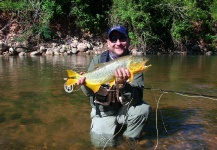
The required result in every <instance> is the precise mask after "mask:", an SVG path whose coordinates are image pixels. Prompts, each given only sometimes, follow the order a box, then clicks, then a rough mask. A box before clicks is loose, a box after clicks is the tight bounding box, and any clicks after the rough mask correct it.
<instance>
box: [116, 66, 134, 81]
mask: <svg viewBox="0 0 217 150" xmlns="http://www.w3.org/2000/svg"><path fill="white" fill-rule="evenodd" d="M129 78H130V71H129V70H128V69H126V68H118V69H117V70H115V80H116V84H122V85H125V83H126V81H127V80H128V79H129Z"/></svg>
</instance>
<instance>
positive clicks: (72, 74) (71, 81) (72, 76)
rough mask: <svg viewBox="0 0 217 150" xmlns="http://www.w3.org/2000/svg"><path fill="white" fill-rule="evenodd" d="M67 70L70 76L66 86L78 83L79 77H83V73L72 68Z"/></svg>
mask: <svg viewBox="0 0 217 150" xmlns="http://www.w3.org/2000/svg"><path fill="white" fill-rule="evenodd" d="M66 71H67V73H68V77H69V78H68V80H67V81H66V86H69V85H74V84H76V83H77V81H78V80H79V78H80V77H81V75H80V74H78V73H76V72H74V71H72V70H66Z"/></svg>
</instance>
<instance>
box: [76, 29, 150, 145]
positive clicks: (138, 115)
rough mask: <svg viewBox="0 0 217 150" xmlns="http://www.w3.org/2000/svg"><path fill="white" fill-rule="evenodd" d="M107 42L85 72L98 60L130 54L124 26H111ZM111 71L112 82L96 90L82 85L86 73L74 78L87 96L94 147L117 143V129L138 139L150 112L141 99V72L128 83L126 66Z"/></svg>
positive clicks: (142, 84)
mask: <svg viewBox="0 0 217 150" xmlns="http://www.w3.org/2000/svg"><path fill="white" fill-rule="evenodd" d="M107 45H108V50H106V51H105V52H103V53H102V54H101V55H98V56H95V57H94V58H93V59H92V61H91V63H90V66H89V68H88V72H89V71H92V70H94V68H95V66H96V65H97V64H100V63H104V62H108V61H112V60H114V59H117V58H119V57H122V56H126V55H130V51H129V49H128V48H129V46H130V38H129V35H128V30H127V29H126V28H125V27H124V26H114V27H112V28H110V29H109V31H108V39H107ZM81 74H82V73H81ZM114 74H115V77H116V81H115V85H114V86H113V87H109V85H102V86H101V87H100V89H99V91H98V92H96V93H94V92H93V91H92V90H91V89H89V88H88V87H87V86H85V77H82V78H81V79H79V80H78V82H77V84H78V85H82V86H81V89H82V91H83V92H84V94H85V95H86V96H88V97H89V99H90V103H91V106H92V111H91V119H92V120H91V121H92V122H91V127H90V135H91V141H92V143H93V145H94V146H96V147H113V146H117V145H118V144H120V143H119V142H118V136H117V135H120V133H122V135H123V137H124V138H125V139H128V140H131V141H137V140H139V139H140V138H141V135H142V132H143V129H144V126H145V125H146V123H147V120H148V117H149V114H150V112H151V107H150V106H149V105H148V104H147V103H145V102H144V101H143V88H144V75H143V73H139V74H136V75H135V76H134V79H133V82H132V83H131V84H130V83H129V82H128V79H129V78H130V72H129V70H128V69H127V68H118V69H117V70H116V71H115V73H114Z"/></svg>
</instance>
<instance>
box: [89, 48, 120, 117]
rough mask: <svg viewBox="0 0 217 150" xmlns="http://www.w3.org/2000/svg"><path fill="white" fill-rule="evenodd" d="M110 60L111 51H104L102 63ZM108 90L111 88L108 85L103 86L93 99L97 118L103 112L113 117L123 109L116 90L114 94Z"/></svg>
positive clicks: (101, 56)
mask: <svg viewBox="0 0 217 150" xmlns="http://www.w3.org/2000/svg"><path fill="white" fill-rule="evenodd" d="M110 60H111V58H110V56H109V50H107V51H104V52H103V53H102V54H101V55H100V63H105V62H108V61H110ZM108 88H109V87H108V86H107V85H102V86H101V88H100V90H99V91H98V92H97V93H96V94H95V96H93V98H92V104H93V105H95V109H96V115H97V116H100V117H101V115H100V112H101V111H103V112H104V113H105V114H107V115H112V114H114V113H115V112H116V111H117V110H118V108H120V107H121V103H120V102H118V100H117V97H116V92H115V90H116V89H115V88H113V87H112V89H111V90H112V92H111V91H110V92H108V91H107V90H108Z"/></svg>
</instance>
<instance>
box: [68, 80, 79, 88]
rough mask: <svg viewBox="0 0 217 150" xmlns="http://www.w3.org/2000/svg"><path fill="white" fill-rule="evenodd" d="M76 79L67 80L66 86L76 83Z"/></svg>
mask: <svg viewBox="0 0 217 150" xmlns="http://www.w3.org/2000/svg"><path fill="white" fill-rule="evenodd" d="M77 81H78V79H68V80H67V81H66V86H69V85H75V84H76V83H77Z"/></svg>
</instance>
